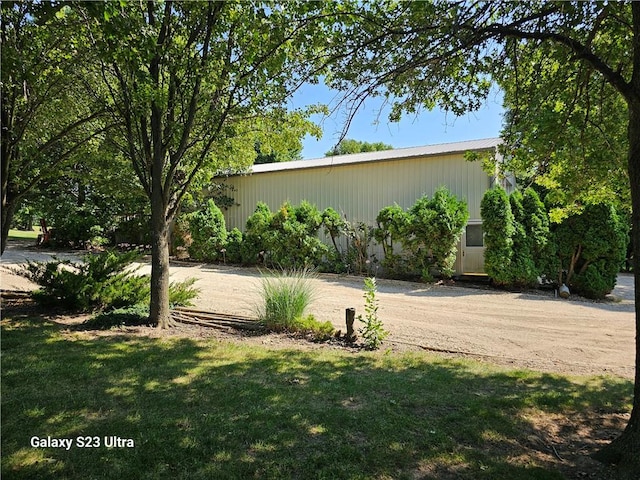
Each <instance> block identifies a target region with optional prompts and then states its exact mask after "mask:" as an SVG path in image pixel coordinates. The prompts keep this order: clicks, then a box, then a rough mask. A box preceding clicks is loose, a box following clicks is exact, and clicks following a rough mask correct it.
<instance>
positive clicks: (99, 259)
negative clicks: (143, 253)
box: [19, 251, 198, 311]
mask: <svg viewBox="0 0 640 480" xmlns="http://www.w3.org/2000/svg"><path fill="white" fill-rule="evenodd" d="M138 259H139V254H138V253H137V252H127V253H117V252H114V251H106V252H102V253H100V254H97V255H92V254H88V255H85V256H84V257H82V261H80V262H72V261H69V260H58V259H54V260H53V261H51V262H29V263H28V264H26V265H25V266H24V267H23V269H22V270H20V272H19V273H20V274H21V275H23V276H25V277H27V278H29V279H30V280H32V281H33V282H34V283H36V284H38V285H40V286H41V287H42V288H40V289H39V290H36V291H35V292H34V293H33V298H34V299H35V300H36V301H37V302H39V303H41V304H44V305H55V306H58V305H59V306H62V307H64V308H68V309H73V310H80V311H89V310H102V309H113V308H120V307H128V306H133V305H138V304H144V303H147V304H148V303H149V297H150V283H149V282H150V280H149V276H138V275H134V274H133V271H132V270H131V269H130V266H131V264H132V263H133V262H134V261H136V260H138ZM194 282H195V279H190V280H187V281H185V282H179V283H172V284H171V287H170V301H171V302H172V303H173V304H175V305H178V304H179V305H186V304H188V303H189V300H191V299H192V298H195V297H196V296H197V295H198V290H197V289H195V288H191V286H192V285H193V283H194Z"/></svg>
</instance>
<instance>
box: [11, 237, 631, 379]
mask: <svg viewBox="0 0 640 480" xmlns="http://www.w3.org/2000/svg"><path fill="white" fill-rule="evenodd" d="M51 255H52V254H51V253H47V252H42V251H34V250H31V249H23V248H20V246H16V245H13V246H11V245H10V247H9V248H8V249H7V250H6V251H5V254H4V255H3V256H2V267H3V271H2V276H1V280H2V283H1V287H2V288H3V289H8V290H15V289H18V290H25V289H31V288H34V286H33V284H30V283H29V282H28V281H27V280H25V279H23V278H21V277H17V276H15V275H12V274H10V273H8V272H7V270H6V267H10V266H15V265H16V264H19V263H21V262H23V261H24V260H25V259H26V258H30V259H34V260H46V259H47V258H50V256H51ZM57 255H58V256H59V257H63V256H65V257H69V256H72V254H57ZM140 271H141V272H143V273H148V272H149V271H150V267H149V265H148V264H144V265H142V268H141V270H140ZM171 272H172V273H171V276H172V279H174V280H183V279H186V278H189V277H196V278H197V279H198V281H197V282H196V286H197V287H199V288H200V289H201V294H200V297H199V298H198V299H197V301H196V308H200V309H204V310H211V311H215V312H220V313H232V314H242V315H252V314H253V311H254V307H255V305H256V303H257V302H258V300H259V295H258V289H259V285H260V273H259V272H258V270H256V269H248V268H240V267H233V266H224V265H203V264H194V263H182V262H176V263H174V264H173V266H172V270H171ZM314 283H315V284H316V286H317V291H318V295H317V299H316V301H315V302H314V303H313V305H312V306H311V309H310V312H311V313H313V314H314V315H315V316H316V317H317V318H318V319H320V320H329V321H331V322H332V323H333V324H334V325H335V326H336V328H342V329H344V311H345V308H347V307H354V308H356V310H357V312H358V313H362V312H363V307H364V301H363V298H362V285H363V282H362V279H361V278H358V277H352V276H342V275H324V274H323V275H319V276H318V278H317V279H315V280H314ZM378 292H379V293H378V296H377V297H378V299H379V305H380V309H379V316H380V317H381V318H382V320H383V321H384V324H385V327H386V328H387V329H388V330H389V331H390V332H391V335H390V336H389V338H388V340H387V341H386V342H385V345H386V346H388V347H391V348H393V349H398V350H407V349H409V350H411V349H416V350H434V351H437V352H440V353H442V354H447V352H449V353H448V354H451V355H457V356H460V355H462V356H472V357H474V358H479V359H484V360H487V361H490V362H493V363H497V364H501V365H508V366H511V367H526V368H532V369H535V370H539V371H546V372H559V373H572V374H612V375H617V376H621V377H625V378H633V374H634V352H635V344H634V338H635V330H634V301H633V276H632V275H629V274H621V275H620V276H619V278H618V286H617V287H616V289H615V290H614V292H613V294H612V295H611V296H610V298H608V299H607V300H606V301H603V302H593V301H589V300H585V299H580V298H577V297H575V296H574V297H571V298H570V299H569V300H562V299H560V298H554V295H553V292H542V291H534V292H525V293H510V292H501V291H495V290H490V289H488V288H483V287H478V286H473V285H464V284H456V285H429V284H421V283H412V282H400V281H394V280H384V279H379V280H378ZM385 345H383V348H384V347H385Z"/></svg>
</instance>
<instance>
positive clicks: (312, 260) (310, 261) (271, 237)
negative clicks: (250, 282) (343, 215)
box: [240, 201, 329, 268]
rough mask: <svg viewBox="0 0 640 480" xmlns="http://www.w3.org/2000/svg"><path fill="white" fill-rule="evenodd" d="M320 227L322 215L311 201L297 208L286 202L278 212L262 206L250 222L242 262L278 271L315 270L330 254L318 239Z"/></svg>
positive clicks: (244, 242)
mask: <svg viewBox="0 0 640 480" xmlns="http://www.w3.org/2000/svg"><path fill="white" fill-rule="evenodd" d="M321 225H322V214H321V213H320V212H319V210H318V209H317V208H316V207H315V205H312V204H310V203H309V202H306V201H302V202H301V203H300V205H299V206H297V207H294V206H293V205H291V204H290V203H288V202H285V203H284V204H283V205H282V206H281V207H280V208H279V209H278V211H277V212H275V213H271V211H270V210H269V207H268V206H267V205H265V204H264V203H259V204H258V205H257V207H256V210H255V212H254V213H253V214H252V215H251V216H250V217H249V218H248V219H247V226H246V229H245V234H244V238H243V240H242V246H241V248H240V251H241V257H242V261H243V263H245V264H256V263H264V264H265V265H267V266H270V267H276V268H307V267H310V268H312V267H316V266H318V265H320V263H321V262H322V260H323V258H324V257H325V256H326V255H327V253H328V251H329V248H328V247H327V246H326V245H325V244H324V243H322V242H321V241H320V239H319V238H318V237H317V234H318V230H319V229H320V226H321Z"/></svg>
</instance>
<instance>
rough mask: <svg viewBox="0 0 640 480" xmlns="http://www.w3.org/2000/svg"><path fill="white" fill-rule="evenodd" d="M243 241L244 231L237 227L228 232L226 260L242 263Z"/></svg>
mask: <svg viewBox="0 0 640 480" xmlns="http://www.w3.org/2000/svg"><path fill="white" fill-rule="evenodd" d="M242 242H243V235H242V232H241V231H240V230H238V229H237V228H234V229H233V230H231V231H230V232H228V233H227V246H226V247H225V250H226V251H225V256H226V258H225V260H226V261H227V262H229V263H242Z"/></svg>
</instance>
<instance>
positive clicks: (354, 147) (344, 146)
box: [324, 138, 393, 157]
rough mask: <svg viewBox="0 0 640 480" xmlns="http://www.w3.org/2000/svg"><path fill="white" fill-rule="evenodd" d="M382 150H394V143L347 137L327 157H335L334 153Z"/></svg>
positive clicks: (327, 153)
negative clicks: (364, 140) (365, 140)
mask: <svg viewBox="0 0 640 480" xmlns="http://www.w3.org/2000/svg"><path fill="white" fill-rule="evenodd" d="M381 150H393V146H392V145H387V144H386V143H384V142H371V143H370V142H363V141H360V140H353V139H351V138H345V139H343V140H340V141H339V142H338V144H337V145H336V146H335V147H333V148H332V149H331V150H329V151H328V152H326V153H325V154H324V155H325V157H333V156H334V155H349V154H352V153H361V152H378V151H381Z"/></svg>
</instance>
